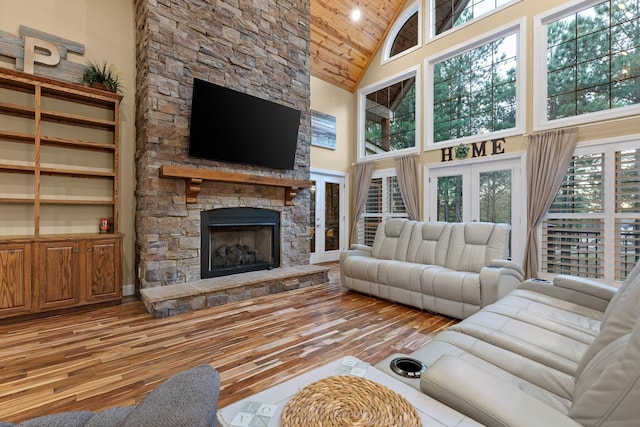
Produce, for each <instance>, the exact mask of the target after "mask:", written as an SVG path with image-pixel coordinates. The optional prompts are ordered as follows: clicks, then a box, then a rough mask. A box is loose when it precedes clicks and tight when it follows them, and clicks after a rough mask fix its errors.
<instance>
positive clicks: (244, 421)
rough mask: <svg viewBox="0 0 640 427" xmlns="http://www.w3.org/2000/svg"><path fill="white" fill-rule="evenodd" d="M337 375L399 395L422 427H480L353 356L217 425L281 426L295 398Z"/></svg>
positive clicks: (237, 408)
mask: <svg viewBox="0 0 640 427" xmlns="http://www.w3.org/2000/svg"><path fill="white" fill-rule="evenodd" d="M336 375H350V376H357V377H361V378H365V379H367V380H370V381H373V382H375V383H378V384H381V385H383V386H385V387H387V388H388V389H390V390H393V391H394V392H396V393H398V394H400V395H401V396H402V397H404V399H406V401H408V402H409V404H411V406H413V407H414V408H415V410H416V413H417V415H418V417H419V418H420V420H421V422H422V425H423V426H433V425H441V426H480V425H481V424H478V423H477V422H475V421H474V420H472V419H470V418H468V417H466V416H465V415H463V414H461V413H459V412H457V411H455V410H453V409H451V408H449V407H448V406H445V405H444V404H442V403H440V402H439V401H437V400H435V399H433V398H431V397H429V396H427V395H426V394H424V393H422V392H420V391H418V390H416V389H415V388H413V387H411V386H409V385H407V384H405V383H403V382H402V381H399V380H397V379H396V378H394V377H391V376H390V375H388V374H386V373H384V372H382V371H380V370H378V369H376V368H374V367H373V366H371V365H369V364H368V363H365V362H362V361H361V360H359V359H357V358H355V357H352V356H347V357H343V358H341V359H338V360H334V361H333V362H329V363H327V364H326V365H323V366H321V367H319V368H316V369H314V370H312V371H309V372H306V373H304V374H302V375H299V376H297V377H295V378H292V379H290V380H288V381H285V382H283V383H281V384H278V385H275V386H273V387H271V388H268V389H266V390H263V391H261V392H259V393H256V394H254V395H252V396H249V397H247V398H245V399H242V400H240V401H238V402H235V403H232V404H231V405H229V406H226V407H224V408H222V409H220V410H219V411H218V414H217V418H218V424H219V425H221V426H223V427H256V426H261V427H276V426H280V425H281V422H280V420H281V417H282V412H283V409H284V407H285V405H286V404H287V402H288V401H289V400H290V399H291V398H292V397H293V396H295V395H296V394H297V393H298V392H299V391H300V390H301V389H302V388H304V387H306V386H307V385H309V384H311V383H314V382H316V381H319V380H322V379H325V378H327V377H331V376H336Z"/></svg>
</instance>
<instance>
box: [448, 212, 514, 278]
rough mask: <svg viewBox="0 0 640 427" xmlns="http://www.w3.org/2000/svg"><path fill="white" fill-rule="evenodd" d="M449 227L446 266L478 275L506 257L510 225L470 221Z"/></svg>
mask: <svg viewBox="0 0 640 427" xmlns="http://www.w3.org/2000/svg"><path fill="white" fill-rule="evenodd" d="M452 227H453V228H452V230H451V240H450V241H449V249H448V251H447V260H446V263H445V267H447V268H450V269H452V270H459V271H470V272H475V273H480V270H481V269H482V267H484V266H487V265H489V264H490V261H491V260H492V259H507V258H508V255H509V244H508V241H509V231H510V227H509V225H507V224H493V223H486V222H471V223H455V224H452Z"/></svg>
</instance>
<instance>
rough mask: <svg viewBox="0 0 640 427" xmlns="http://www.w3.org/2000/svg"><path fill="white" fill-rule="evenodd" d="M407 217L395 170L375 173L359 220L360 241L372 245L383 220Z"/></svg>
mask: <svg viewBox="0 0 640 427" xmlns="http://www.w3.org/2000/svg"><path fill="white" fill-rule="evenodd" d="M407 217H408V214H407V210H406V208H405V206H404V202H403V201H402V194H401V193H400V185H399V184H398V178H397V177H396V176H395V171H393V170H389V171H381V172H378V173H375V174H374V177H373V178H371V182H370V184H369V195H368V196H367V202H366V205H365V208H364V213H363V214H362V217H361V218H360V221H359V222H358V234H359V235H358V241H359V242H362V243H363V244H365V245H369V246H372V245H373V239H374V237H375V235H376V230H377V229H378V225H379V224H380V223H381V222H382V221H384V220H386V219H388V218H407Z"/></svg>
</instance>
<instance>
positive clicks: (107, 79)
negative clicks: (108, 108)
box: [82, 61, 122, 92]
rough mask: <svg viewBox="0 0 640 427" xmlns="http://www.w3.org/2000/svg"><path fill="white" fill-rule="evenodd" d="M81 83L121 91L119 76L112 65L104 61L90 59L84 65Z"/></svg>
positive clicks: (111, 90)
mask: <svg viewBox="0 0 640 427" xmlns="http://www.w3.org/2000/svg"><path fill="white" fill-rule="evenodd" d="M82 83H83V84H85V85H86V86H89V87H93V88H96V89H101V90H108V91H110V92H118V91H121V89H122V87H121V84H120V76H119V75H118V73H117V72H116V70H115V69H114V67H113V66H112V65H109V64H107V62H106V61H104V62H96V61H90V62H87V65H86V66H85V67H84V71H83V73H82Z"/></svg>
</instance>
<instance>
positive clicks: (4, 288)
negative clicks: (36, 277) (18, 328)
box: [0, 243, 31, 318]
mask: <svg viewBox="0 0 640 427" xmlns="http://www.w3.org/2000/svg"><path fill="white" fill-rule="evenodd" d="M30 311H31V245H30V244H28V243H24V244H12V243H7V244H0V318H3V317H7V316H14V315H17V314H25V313H28V312H30Z"/></svg>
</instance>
